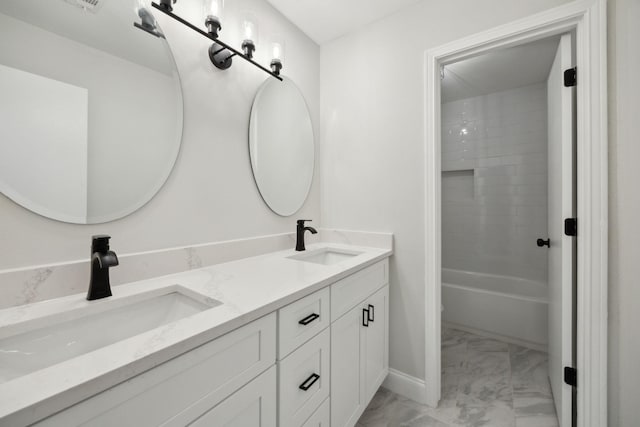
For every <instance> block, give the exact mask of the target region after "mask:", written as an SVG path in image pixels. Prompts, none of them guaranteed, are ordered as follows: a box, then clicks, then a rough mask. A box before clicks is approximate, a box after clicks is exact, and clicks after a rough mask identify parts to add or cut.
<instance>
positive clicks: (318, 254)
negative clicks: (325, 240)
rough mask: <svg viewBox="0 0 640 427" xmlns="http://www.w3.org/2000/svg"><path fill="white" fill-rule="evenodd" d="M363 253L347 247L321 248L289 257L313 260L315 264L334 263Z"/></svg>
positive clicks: (299, 259) (306, 260) (307, 260)
mask: <svg viewBox="0 0 640 427" xmlns="http://www.w3.org/2000/svg"><path fill="white" fill-rule="evenodd" d="M361 253H362V252H358V251H352V250H347V249H337V248H321V249H315V250H312V251H305V252H303V253H301V254H296V255H292V256H290V257H288V258H289V259H295V260H298V261H305V262H312V263H314V264H322V265H332V264H336V263H338V262H341V261H346V260H348V259H351V258H353V257H355V256H358V255H360V254H361Z"/></svg>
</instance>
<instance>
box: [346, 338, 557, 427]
mask: <svg viewBox="0 0 640 427" xmlns="http://www.w3.org/2000/svg"><path fill="white" fill-rule="evenodd" d="M365 426H366V427H401V426H402V427H404V426H406V427H460V426H464V427H480V426H485V427H557V426H558V421H557V418H556V412H555V407H554V404H553V399H552V396H551V387H550V385H549V379H548V378H547V354H546V353H543V352H540V351H535V350H530V349H528V348H524V347H520V346H517V345H513V344H507V343H504V342H501V341H496V340H493V339H490V338H485V337H480V336H477V335H473V334H469V333H466V332H462V331H458V330H455V329H445V330H443V332H442V400H441V401H440V405H439V406H438V407H437V408H429V407H426V406H423V405H420V404H418V403H416V402H413V401H411V400H409V399H406V398H404V397H402V396H399V395H397V394H395V393H392V392H390V391H388V390H386V389H383V388H381V389H380V390H379V391H378V393H377V394H376V395H375V397H374V398H373V400H372V401H371V404H369V407H368V408H367V409H366V410H365V412H364V414H363V415H362V417H361V418H360V420H359V421H358V424H357V427H365Z"/></svg>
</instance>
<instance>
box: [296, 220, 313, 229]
mask: <svg viewBox="0 0 640 427" xmlns="http://www.w3.org/2000/svg"><path fill="white" fill-rule="evenodd" d="M311 221H313V220H311V219H299V220H298V221H297V222H298V225H299V226H301V227H304V223H305V222H311Z"/></svg>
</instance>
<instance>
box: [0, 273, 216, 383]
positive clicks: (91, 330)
mask: <svg viewBox="0 0 640 427" xmlns="http://www.w3.org/2000/svg"><path fill="white" fill-rule="evenodd" d="M219 305H221V303H220V302H219V301H216V300H213V299H211V298H208V297H205V296H203V295H200V294H198V293H196V292H193V291H191V290H189V289H186V288H184V287H182V286H178V285H175V286H169V287H165V288H161V289H157V290H154V291H150V292H145V293H140V294H135V295H130V296H126V297H122V298H114V299H111V298H109V299H104V300H98V301H95V302H91V303H89V304H88V305H87V306H85V307H82V308H79V309H74V310H70V311H68V312H62V313H56V314H53V315H49V316H44V317H41V318H38V319H34V320H31V321H29V322H25V323H24V324H17V325H13V327H12V331H7V329H8V328H3V329H0V383H3V382H6V381H9V380H11V379H13V378H17V377H20V376H23V375H27V374H29V373H32V372H35V371H38V370H40V369H44V368H47V367H49V366H53V365H55V364H57V363H61V362H64V361H65V360H69V359H73V358H74V357H78V356H80V355H83V354H86V353H89V352H91V351H94V350H97V349H99V348H102V347H106V346H108V345H111V344H115V343H117V342H119V341H123V340H125V339H127V338H131V337H133V336H135V335H139V334H142V333H144V332H147V331H150V330H152V329H155V328H157V327H159V326H162V325H166V324H168V323H171V322H174V321H177V320H180V319H184V318H185V317H188V316H191V315H194V314H196V313H200V312H202V311H204V310H208V309H211V308H213V307H216V306H219ZM12 332H13V333H12Z"/></svg>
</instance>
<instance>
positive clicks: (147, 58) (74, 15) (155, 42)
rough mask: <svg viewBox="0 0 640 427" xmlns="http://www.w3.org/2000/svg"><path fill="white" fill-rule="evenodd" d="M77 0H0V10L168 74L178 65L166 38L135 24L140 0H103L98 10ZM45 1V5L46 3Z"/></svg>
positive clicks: (138, 19)
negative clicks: (156, 35) (175, 63)
mask: <svg viewBox="0 0 640 427" xmlns="http://www.w3.org/2000/svg"><path fill="white" fill-rule="evenodd" d="M74 3H75V0H55V1H54V0H48V1H47V2H43V1H42V0H0V13H1V14H5V15H7V16H10V17H13V18H16V19H18V20H20V21H23V22H25V23H27V24H30V25H33V26H35V27H39V28H40V29H42V30H45V31H48V32H51V33H54V34H57V35H59V36H62V37H65V38H67V39H70V40H72V41H75V42H78V43H82V44H84V45H87V46H90V47H92V48H94V49H98V50H101V51H104V52H106V53H109V54H111V55H114V56H117V57H120V58H122V59H125V60H127V61H130V62H133V63H136V64H139V65H142V66H144V67H148V68H151V69H153V70H156V71H158V72H161V73H163V74H166V75H168V76H171V75H173V73H174V72H175V67H174V64H173V58H172V57H171V55H170V50H169V47H168V45H167V44H166V41H165V40H164V39H162V38H158V37H154V36H152V35H151V34H149V33H146V32H144V31H141V30H140V29H138V28H136V27H134V26H133V23H134V22H140V18H139V17H138V15H137V12H136V6H137V0H117V1H113V0H111V1H110V0H102V1H99V2H98V8H97V10H96V11H95V12H92V11H89V10H87V11H85V10H83V9H81V8H79V7H78V6H77V5H76V4H74ZM45 4H46V6H45Z"/></svg>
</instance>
